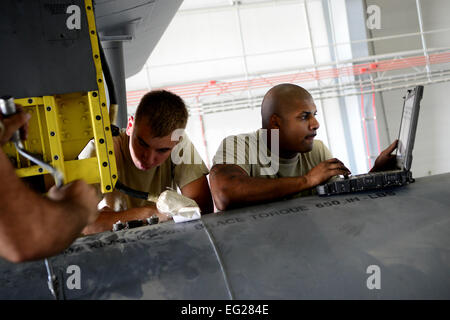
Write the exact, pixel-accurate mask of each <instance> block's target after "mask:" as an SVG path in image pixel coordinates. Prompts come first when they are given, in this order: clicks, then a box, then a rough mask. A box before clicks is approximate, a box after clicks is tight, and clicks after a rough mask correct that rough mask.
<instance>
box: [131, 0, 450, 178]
mask: <svg viewBox="0 0 450 320" xmlns="http://www.w3.org/2000/svg"><path fill="white" fill-rule="evenodd" d="M449 6H450V3H449V2H448V1H445V0H426V1H423V0H422V1H416V0H396V1H388V0H385V1H384V0H376V1H370V0H368V1H359V0H346V1H345V0H298V1H297V0H295V1H291V0H278V1H271V0H268V1H251V0H242V1H227V0H215V1H210V0H205V1H201V0H185V1H184V2H183V3H182V4H181V6H180V8H179V9H178V11H177V13H176V14H175V16H174V18H173V20H172V21H171V22H170V24H169V25H168V27H167V30H166V31H165V32H164V34H163V35H162V37H161V40H160V41H159V42H158V44H157V45H156V46H155V48H154V50H153V52H152V53H151V55H150V56H149V58H148V59H147V60H146V62H145V64H144V65H143V67H142V70H140V71H137V70H136V69H133V70H132V72H126V74H127V80H126V90H127V103H128V113H129V114H132V113H133V112H134V110H135V108H136V106H137V103H138V101H139V99H140V97H141V96H142V95H143V94H144V93H145V92H146V91H147V90H149V89H157V88H167V89H169V90H172V91H174V92H176V93H178V94H180V95H181V96H182V97H183V98H184V99H185V100H186V102H187V104H188V105H189V109H190V114H191V117H190V120H189V124H188V128H187V131H188V133H189V136H190V137H191V139H192V140H193V142H194V143H195V145H196V147H197V149H198V150H199V152H200V153H201V155H202V157H203V159H204V160H205V162H206V163H207V165H209V166H210V165H211V159H212V157H213V155H214V153H215V152H216V150H217V147H218V146H219V143H220V141H221V140H222V139H223V138H224V137H226V136H227V135H230V134H238V133H243V132H250V131H253V130H256V129H258V128H260V126H261V123H260V122H261V119H260V104H261V101H262V97H263V96H264V94H265V92H267V90H268V89H269V88H270V87H271V86H273V85H275V84H278V83H282V82H293V83H296V84H299V85H301V86H304V87H305V88H307V89H309V90H310V91H311V93H312V94H313V96H314V98H315V102H316V105H317V108H318V111H319V118H318V119H319V122H320V124H321V127H320V129H319V130H318V137H317V138H318V139H321V140H322V141H324V142H325V144H326V145H327V146H328V147H329V148H330V150H331V151H332V153H333V155H334V156H336V157H337V158H339V159H341V160H342V161H343V162H344V163H345V164H348V167H349V169H350V170H351V171H352V172H353V173H355V174H360V173H364V172H367V171H368V169H370V167H371V166H372V165H373V161H374V159H375V158H376V156H377V155H378V154H379V152H380V150H383V149H384V148H386V147H387V146H388V145H389V144H390V142H392V141H393V140H395V139H396V137H397V136H398V130H399V126H400V118H401V112H402V106H403V105H402V97H403V96H404V94H405V91H406V89H407V88H411V87H414V86H415V85H418V84H422V85H426V87H425V91H424V97H423V102H422V111H421V113H420V118H419V123H418V129H417V135H416V144H415V149H414V161H413V165H412V172H413V173H414V176H416V177H422V176H427V175H433V174H439V173H444V172H448V171H449V170H450V161H449V157H450V150H449V148H446V147H444V145H445V144H446V143H445V139H446V138H445V137H446V136H448V135H449V134H450V132H449V130H450V129H449V128H448V126H447V125H446V119H447V118H448V117H449V116H450V114H449V112H450V110H449V108H448V107H447V104H446V103H445V101H446V92H447V90H448V87H449V83H448V81H449V80H450V78H449V66H450V64H449V62H450V51H449V50H450V47H449V44H450V38H449V37H450V36H449V34H450V33H449V31H450V24H449V22H448V19H447V17H446V12H448V10H447V9H450V8H449ZM377 10H378V11H377ZM349 68H351V69H352V70H351V71H349ZM362 106H363V107H362Z"/></svg>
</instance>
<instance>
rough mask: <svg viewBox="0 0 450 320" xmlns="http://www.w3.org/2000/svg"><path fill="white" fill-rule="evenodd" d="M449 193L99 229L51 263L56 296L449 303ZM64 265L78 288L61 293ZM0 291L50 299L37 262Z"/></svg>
mask: <svg viewBox="0 0 450 320" xmlns="http://www.w3.org/2000/svg"><path fill="white" fill-rule="evenodd" d="M448 190H450V174H445V175H438V176H432V177H427V178H420V179H417V180H416V182H415V183H413V184H410V185H408V186H406V187H402V188H394V189H389V190H385V191H380V192H374V193H358V194H353V195H342V196H334V197H330V198H327V199H322V198H318V197H315V196H311V197H305V198H299V199H293V200H289V201H283V202H275V203H269V204H264V205H260V206H254V207H248V208H243V209H237V210H232V211H228V212H223V213H218V214H210V215H206V216H203V217H202V220H201V221H193V222H187V223H183V224H174V223H173V222H168V223H164V224H161V225H154V226H146V227H141V228H136V229H131V230H123V231H119V232H116V233H112V232H104V233H102V234H98V235H94V236H89V237H84V238H80V239H78V240H77V241H76V242H75V243H74V244H73V245H72V246H71V247H70V248H69V249H67V250H66V251H65V252H64V253H62V254H60V255H58V256H56V257H54V258H52V261H53V266H54V269H55V270H56V273H57V274H58V276H59V277H60V284H61V286H62V288H63V290H64V295H65V297H66V298H67V299H227V298H229V297H233V298H236V299H310V298H325V299H449V298H450V210H449V209H450V197H449V192H448ZM205 226H206V228H207V229H208V230H209V232H206V231H205ZM209 234H210V235H211V237H209ZM216 253H217V255H216ZM219 258H220V259H219ZM70 265H77V266H79V267H80V269H81V289H79V290H77V289H73V290H70V289H68V287H67V286H66V283H67V281H68V280H69V281H71V279H70V276H71V274H69V273H67V268H68V266H70ZM372 265H376V266H379V268H380V271H381V273H380V276H381V289H379V290H377V289H373V290H370V289H368V287H367V281H368V278H369V277H370V276H371V274H370V273H367V268H368V267H369V266H372ZM0 283H2V286H1V287H0V298H2V299H17V298H20V299H30V298H38V299H50V298H51V296H50V293H49V291H48V288H47V284H46V274H45V269H44V266H43V263H42V261H36V262H31V263H24V264H17V265H14V264H12V263H8V262H5V261H0ZM228 288H229V289H230V290H229V291H228Z"/></svg>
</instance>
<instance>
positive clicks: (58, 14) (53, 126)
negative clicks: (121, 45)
mask: <svg viewBox="0 0 450 320" xmlns="http://www.w3.org/2000/svg"><path fill="white" fill-rule="evenodd" d="M78 2H79V6H78V7H79V9H81V10H80V11H78V12H77V10H76V9H77V8H75V9H73V7H72V9H73V11H70V9H69V8H68V6H66V7H67V8H66V7H61V6H59V7H58V6H53V7H42V8H39V10H41V16H42V14H43V12H44V13H45V14H48V15H51V16H50V18H49V21H50V20H51V19H53V23H55V24H58V27H59V25H60V24H61V23H60V21H62V22H66V21H69V19H72V20H74V19H75V20H74V21H75V28H74V29H73V30H71V29H68V30H67V31H64V32H60V33H59V34H57V33H56V34H52V32H53V30H54V28H50V27H48V26H47V29H45V25H44V27H43V31H44V34H45V37H46V38H44V41H46V45H48V46H50V48H51V49H53V47H54V46H55V43H56V42H55V41H60V42H58V43H57V44H61V48H62V49H61V50H64V46H65V47H67V46H70V45H72V46H73V45H74V44H75V43H76V41H79V39H81V36H82V35H84V36H86V33H88V34H89V38H90V53H91V54H90V59H92V60H91V61H86V63H87V64H91V65H92V64H93V66H94V67H93V68H91V69H92V70H94V68H95V77H96V78H95V81H96V88H95V86H94V87H92V85H91V87H92V88H93V89H95V90H90V91H80V92H70V93H58V94H54V95H47V94H46V95H42V96H33V97H24V98H23V97H22V98H16V99H15V102H16V104H20V105H22V107H23V108H24V109H25V111H26V112H28V113H30V114H31V115H32V117H31V120H30V122H29V134H28V139H27V141H24V146H25V149H26V150H27V151H28V152H30V153H32V154H34V155H35V156H36V157H37V158H39V159H41V160H43V161H45V162H47V163H49V164H50V165H52V166H53V167H55V168H57V169H58V170H60V171H61V172H62V173H63V174H64V177H65V178H64V183H69V182H71V181H74V180H76V179H83V180H85V181H86V182H87V183H90V184H93V183H99V184H100V185H101V190H102V192H103V193H107V192H110V191H112V190H113V189H114V185H115V183H116V181H117V168H116V161H115V157H114V147H113V141H112V134H111V131H112V130H111V124H110V119H109V114H108V108H107V99H106V95H105V87H104V77H103V71H102V63H101V58H100V56H101V55H100V51H99V50H100V48H99V41H98V38H97V37H98V36H97V31H96V26H95V17H94V10H93V5H92V1H91V0H85V1H82V0H80V1H78ZM35 3H36V1H33V3H31V2H30V6H35V5H36V4H35ZM73 3H74V2H72V4H73ZM75 3H76V1H75ZM11 5H12V6H13V5H14V4H11ZM13 9H14V8H13ZM33 10H34V11H36V9H35V8H31V9H30V12H32V11H33ZM77 13H78V14H80V15H81V17H77V16H76V14H77ZM20 14H22V13H20ZM30 14H32V13H30ZM37 14H38V15H39V12H37ZM21 17H22V16H20V17H19V18H21ZM32 17H33V19H34V16H32ZM23 18H27V17H26V16H25V17H23ZM77 18H79V19H80V21H81V22H83V23H84V24H81V25H80V28H79V29H76V26H77V25H76V22H77V20H76V19H77ZM46 23H47V24H48V22H46ZM86 23H87V28H86V27H85V26H86ZM68 26H69V27H70V25H69V24H68ZM19 31H20V30H19ZM45 32H47V33H45ZM55 37H60V38H61V39H56V40H54V38H55ZM85 39H87V36H86V38H85ZM13 44H14V43H13ZM85 44H86V43H85ZM51 46H53V47H51ZM84 47H86V45H85V46H84ZM31 50H33V49H31ZM46 50H47V49H46ZM54 50H56V49H53V51H52V52H54ZM45 63H51V61H50V62H49V61H45ZM54 67H55V68H62V69H63V70H64V68H65V67H66V65H57V64H56V65H55V66H54ZM69 67H70V66H69ZM70 77H71V75H70V74H67V81H72V82H73V80H69V79H70ZM60 81H62V82H63V81H66V79H64V78H62V79H60ZM13 82H14V81H13ZM56 82H57V81H56ZM53 83H55V81H54V82H53ZM7 85H8V84H7V83H6V84H2V86H3V87H5V88H8V89H9V87H7ZM54 87H55V88H56V87H57V85H54ZM0 89H3V88H0ZM4 90H5V89H4ZM12 91H14V90H12ZM44 91H45V90H44ZM47 91H48V89H47ZM59 91H61V90H59ZM1 94H8V92H2V93H1ZM91 139H94V141H95V146H96V150H97V155H96V157H95V158H90V159H84V160H77V156H78V154H79V153H80V152H81V150H82V149H83V148H84V146H86V144H87V143H88V142H89V140H91ZM3 149H4V151H5V152H6V154H7V155H8V157H9V158H10V159H11V161H12V163H13V164H14V166H15V167H16V173H17V175H18V176H19V177H31V176H37V175H45V174H48V172H47V171H46V170H44V169H43V168H41V167H40V166H37V165H35V164H33V163H31V162H30V161H29V160H27V159H25V158H23V157H21V156H20V155H19V154H18V153H17V152H16V149H15V148H14V146H13V145H12V144H11V143H8V144H7V145H5V146H4V148H3Z"/></svg>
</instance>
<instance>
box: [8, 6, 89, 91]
mask: <svg viewBox="0 0 450 320" xmlns="http://www.w3.org/2000/svg"><path fill="white" fill-rule="evenodd" d="M70 5H77V6H79V8H80V9H81V10H80V29H73V30H70V29H68V27H67V25H66V21H67V19H69V18H70V16H71V13H67V7H69V6H70ZM36 13H38V14H36ZM0 46H1V48H2V50H0V69H1V70H2V77H1V78H0V92H1V93H2V94H7V95H11V96H13V97H15V98H24V97H34V96H44V95H55V94H63V93H70V92H80V91H92V90H96V89H97V84H96V83H97V82H96V78H95V67H94V63H93V62H92V58H91V57H92V53H91V51H92V50H91V44H90V39H89V27H88V22H87V19H86V13H85V10H84V1H83V0H70V1H69V0H40V1H35V0H23V1H15V0H3V1H1V2H0Z"/></svg>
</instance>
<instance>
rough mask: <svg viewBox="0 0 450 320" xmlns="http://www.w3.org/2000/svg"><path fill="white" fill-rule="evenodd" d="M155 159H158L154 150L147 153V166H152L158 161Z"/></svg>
mask: <svg viewBox="0 0 450 320" xmlns="http://www.w3.org/2000/svg"><path fill="white" fill-rule="evenodd" d="M157 158H158V154H157V152H156V151H155V150H149V151H148V152H147V158H146V159H147V164H149V165H151V166H153V165H154V164H155V163H156V162H157V160H158V159H157Z"/></svg>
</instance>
